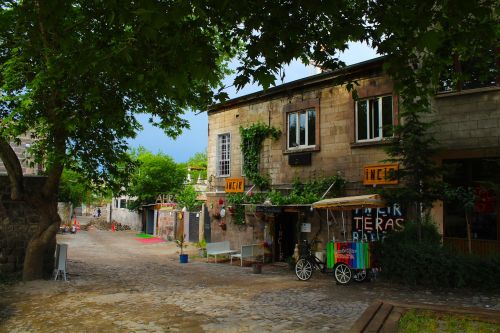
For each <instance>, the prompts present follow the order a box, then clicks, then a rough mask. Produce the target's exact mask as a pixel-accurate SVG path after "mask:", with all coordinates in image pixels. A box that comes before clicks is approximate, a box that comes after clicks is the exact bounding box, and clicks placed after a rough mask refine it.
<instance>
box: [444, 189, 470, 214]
mask: <svg viewBox="0 0 500 333" xmlns="http://www.w3.org/2000/svg"><path fill="white" fill-rule="evenodd" d="M444 196H445V198H446V199H447V200H448V201H449V202H453V203H457V204H458V205H459V206H462V207H464V209H465V212H466V213H471V212H472V210H473V209H474V204H475V203H476V199H477V198H476V194H475V192H474V189H473V188H472V187H463V186H458V187H450V186H446V187H445V193H444Z"/></svg>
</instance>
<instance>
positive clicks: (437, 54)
mask: <svg viewBox="0 0 500 333" xmlns="http://www.w3.org/2000/svg"><path fill="white" fill-rule="evenodd" d="M498 9H499V3H498V2H496V1H489V0H486V1H480V0H472V1H464V0H460V1H440V0H424V1H418V2H415V1H411V0H403V1H399V0H389V1H370V3H369V6H368V12H367V20H368V27H367V29H368V36H369V39H370V40H371V45H372V46H373V47H376V48H377V49H378V52H380V53H382V54H386V55H387V58H386V61H385V65H386V70H387V72H388V73H389V75H390V76H391V77H392V78H393V79H394V82H395V90H396V92H397V93H398V94H399V96H400V97H401V98H400V101H399V111H400V113H399V124H398V125H397V126H396V128H395V130H394V140H393V142H392V145H391V146H390V147H389V148H388V150H387V152H388V154H389V155H390V157H391V160H392V161H396V162H400V163H401V165H402V168H400V171H399V177H400V178H401V179H402V180H403V183H404V187H402V188H400V189H398V190H397V191H396V193H395V194H396V196H397V197H398V200H399V201H400V202H402V203H406V204H407V206H409V205H411V206H410V207H413V208H414V213H413V215H414V218H415V220H416V222H417V233H418V239H421V223H422V219H423V218H424V216H425V212H426V211H427V210H428V209H430V208H431V207H432V203H433V202H434V201H435V200H436V199H437V198H439V197H442V195H443V193H442V184H441V183H440V182H439V181H438V177H439V176H440V172H439V169H438V168H437V166H436V164H435V162H434V160H433V159H432V158H433V156H434V153H435V151H436V148H437V147H436V142H435V140H434V138H433V137H432V136H431V135H430V134H429V131H428V130H429V127H430V126H431V124H429V123H427V122H426V121H425V115H426V114H427V113H430V112H431V99H432V97H433V96H434V94H435V92H436V91H437V89H438V88H439V87H440V85H441V78H442V76H443V75H445V74H446V75H447V76H448V79H449V80H450V81H451V82H452V83H453V84H455V85H456V84H458V83H459V82H460V81H462V80H464V78H467V73H462V72H460V71H449V69H450V67H451V68H453V67H454V66H455V67H456V65H457V63H460V62H471V61H472V62H473V63H474V64H475V67H476V69H475V72H476V75H477V74H478V73H479V74H480V75H479V77H482V79H483V80H484V79H486V77H488V76H489V75H491V74H492V70H493V71H495V69H494V66H493V68H492V67H491V66H490V65H491V63H492V61H494V55H493V54H492V52H491V50H494V49H495V48H496V47H497V43H498V34H497V31H498V21H497V15H496V14H495V11H496V12H498ZM493 76H494V75H493ZM469 79H470V78H469ZM393 192H394V191H393ZM386 193H387V192H386Z"/></svg>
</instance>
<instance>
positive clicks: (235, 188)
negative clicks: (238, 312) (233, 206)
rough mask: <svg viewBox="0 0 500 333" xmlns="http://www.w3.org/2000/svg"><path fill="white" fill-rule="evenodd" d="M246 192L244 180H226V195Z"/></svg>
mask: <svg viewBox="0 0 500 333" xmlns="http://www.w3.org/2000/svg"><path fill="white" fill-rule="evenodd" d="M244 190H245V181H244V180H243V178H226V186H225V187H224V191H225V192H226V193H237V192H243V191H244Z"/></svg>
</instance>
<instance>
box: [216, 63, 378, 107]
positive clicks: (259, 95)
mask: <svg viewBox="0 0 500 333" xmlns="http://www.w3.org/2000/svg"><path fill="white" fill-rule="evenodd" d="M386 57H387V56H381V57H377V58H373V59H369V60H366V61H362V62H359V63H356V64H352V65H349V66H346V67H343V68H340V69H337V70H334V71H331V72H324V73H320V74H315V75H311V76H307V77H305V78H302V79H298V80H294V81H291V82H287V83H284V84H281V85H278V86H274V87H271V88H268V89H265V90H260V91H257V92H254V93H250V94H247V95H243V96H239V97H236V98H232V99H229V100H227V101H225V102H221V103H217V104H213V105H210V106H209V107H208V108H207V112H208V113H211V112H217V111H220V110H221V109H225V108H229V107H235V106H237V105H240V104H244V103H248V102H251V101H254V100H259V99H263V98H267V97H270V96H273V95H278V94H280V93H282V92H284V91H288V90H295V89H298V88H303V87H308V86H313V85H316V84H321V83H324V82H325V81H327V80H331V79H333V78H335V77H341V76H344V75H349V74H353V73H355V72H358V71H363V70H365V69H368V68H371V67H374V66H378V65H379V64H380V65H382V64H383V62H384V60H385V59H386Z"/></svg>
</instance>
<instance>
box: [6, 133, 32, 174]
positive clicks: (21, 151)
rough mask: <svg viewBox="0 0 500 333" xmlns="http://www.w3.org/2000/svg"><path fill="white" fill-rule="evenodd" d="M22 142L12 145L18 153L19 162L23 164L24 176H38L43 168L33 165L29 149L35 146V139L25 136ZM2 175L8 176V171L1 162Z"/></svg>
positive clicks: (22, 137)
mask: <svg viewBox="0 0 500 333" xmlns="http://www.w3.org/2000/svg"><path fill="white" fill-rule="evenodd" d="M19 139H20V140H21V142H20V143H19V144H16V143H11V146H12V149H14V152H15V153H16V155H17V157H18V158H19V161H20V162H21V167H22V168H23V174H24V175H38V174H40V171H41V166H38V165H31V160H30V156H29V152H28V149H29V147H30V146H31V145H32V144H33V141H34V140H33V139H32V138H31V136H30V135H29V134H26V135H23V136H21V137H20V138H19ZM0 174H7V170H6V169H5V166H4V165H3V163H2V161H1V160H0Z"/></svg>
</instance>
